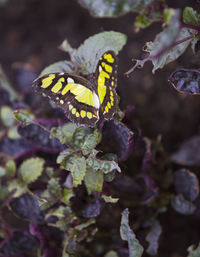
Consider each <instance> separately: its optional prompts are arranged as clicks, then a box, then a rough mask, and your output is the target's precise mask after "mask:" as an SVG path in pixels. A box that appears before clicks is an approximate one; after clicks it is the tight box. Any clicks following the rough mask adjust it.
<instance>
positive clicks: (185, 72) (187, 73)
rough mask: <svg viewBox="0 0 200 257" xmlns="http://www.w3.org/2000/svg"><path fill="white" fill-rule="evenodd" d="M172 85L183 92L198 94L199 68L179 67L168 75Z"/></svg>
mask: <svg viewBox="0 0 200 257" xmlns="http://www.w3.org/2000/svg"><path fill="white" fill-rule="evenodd" d="M169 81H170V82H171V84H172V85H173V87H174V88H175V89H176V90H177V91H179V92H180V93H183V94H192V95H193V94H200V70H195V69H180V70H177V71H175V72H174V73H172V74H171V76H170V77H169Z"/></svg>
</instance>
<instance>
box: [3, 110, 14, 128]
mask: <svg viewBox="0 0 200 257" xmlns="http://www.w3.org/2000/svg"><path fill="white" fill-rule="evenodd" d="M0 117H1V120H2V123H3V124H4V126H6V127H12V126H13V125H14V122H15V119H14V117H13V110H12V108H10V107H9V106H2V107H1V110H0Z"/></svg>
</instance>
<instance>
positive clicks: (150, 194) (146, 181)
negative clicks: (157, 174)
mask: <svg viewBox="0 0 200 257" xmlns="http://www.w3.org/2000/svg"><path fill="white" fill-rule="evenodd" d="M137 181H138V182H139V183H140V185H141V187H142V188H143V190H142V193H141V195H140V202H141V203H142V204H147V203H150V202H151V201H153V200H154V199H155V197H156V196H157V195H158V186H157V185H156V183H155V181H154V180H153V179H152V178H151V177H150V176H149V175H148V174H145V173H141V174H139V175H138V176H137Z"/></svg>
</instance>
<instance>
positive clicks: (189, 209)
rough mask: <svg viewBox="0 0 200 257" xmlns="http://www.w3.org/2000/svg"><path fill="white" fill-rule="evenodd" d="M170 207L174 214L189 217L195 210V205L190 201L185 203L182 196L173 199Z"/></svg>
mask: <svg viewBox="0 0 200 257" xmlns="http://www.w3.org/2000/svg"><path fill="white" fill-rule="evenodd" d="M171 205H172V207H173V209H174V210H175V211H176V212H178V213H180V214H182V215H191V214H193V213H194V212H195V210H196V206H195V204H194V203H192V202H190V201H187V200H186V199H185V198H184V197H183V195H182V194H179V195H176V196H175V197H173V198H172V201H171Z"/></svg>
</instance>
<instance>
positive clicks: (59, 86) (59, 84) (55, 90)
mask: <svg viewBox="0 0 200 257" xmlns="http://www.w3.org/2000/svg"><path fill="white" fill-rule="evenodd" d="M64 81H65V79H64V78H63V77H62V78H60V79H59V80H58V81H57V83H56V84H55V85H54V86H53V87H52V89H51V91H52V92H53V93H57V92H58V91H60V90H61V89H62V82H64Z"/></svg>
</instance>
